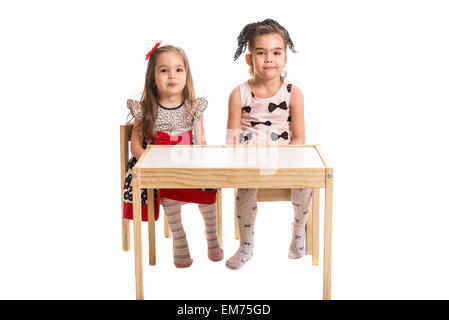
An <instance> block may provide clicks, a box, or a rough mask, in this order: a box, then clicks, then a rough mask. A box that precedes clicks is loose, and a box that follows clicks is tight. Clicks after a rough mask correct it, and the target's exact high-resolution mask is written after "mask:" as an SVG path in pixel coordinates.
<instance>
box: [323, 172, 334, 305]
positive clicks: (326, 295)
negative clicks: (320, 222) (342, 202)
mask: <svg viewBox="0 0 449 320" xmlns="http://www.w3.org/2000/svg"><path fill="white" fill-rule="evenodd" d="M333 180H334V171H333V169H332V168H327V169H326V189H325V193H326V195H325V202H324V265H323V268H324V272H323V299H324V300H330V298H331V268H332V188H333Z"/></svg>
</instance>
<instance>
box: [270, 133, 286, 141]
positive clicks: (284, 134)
mask: <svg viewBox="0 0 449 320" xmlns="http://www.w3.org/2000/svg"><path fill="white" fill-rule="evenodd" d="M279 138H283V139H284V140H287V139H288V132H287V131H284V132H282V133H281V134H277V133H276V132H272V133H271V140H273V141H276V140H279Z"/></svg>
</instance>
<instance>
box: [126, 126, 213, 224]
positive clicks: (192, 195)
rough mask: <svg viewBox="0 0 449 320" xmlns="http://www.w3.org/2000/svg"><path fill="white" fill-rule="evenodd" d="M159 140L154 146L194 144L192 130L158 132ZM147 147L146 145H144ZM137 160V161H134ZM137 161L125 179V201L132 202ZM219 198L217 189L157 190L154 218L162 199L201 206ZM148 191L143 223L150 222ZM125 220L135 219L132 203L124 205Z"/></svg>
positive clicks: (143, 192)
mask: <svg viewBox="0 0 449 320" xmlns="http://www.w3.org/2000/svg"><path fill="white" fill-rule="evenodd" d="M156 134H157V139H156V140H155V141H154V143H153V144H155V145H176V144H180V145H191V144H192V130H190V131H186V132H182V133H181V134H179V135H177V136H170V135H169V134H167V133H165V132H161V131H156ZM144 147H146V144H144ZM134 160H135V161H134ZM136 162H137V159H136V158H133V159H131V160H130V163H129V164H128V167H129V168H128V173H127V178H126V179H125V186H124V191H125V194H124V199H125V200H127V199H130V200H132V194H131V192H132V188H131V186H132V184H131V179H132V175H131V174H130V172H131V169H132V167H133V166H134V165H135V164H136ZM216 196H217V190H216V189H206V190H203V189H158V190H156V189H155V194H154V197H153V198H154V217H155V220H157V219H158V218H159V206H160V199H161V198H167V199H172V200H178V201H182V202H190V203H199V204H212V203H215V201H216ZM146 198H147V195H146V189H144V190H142V221H148V205H147V204H146V200H147V199H146ZM123 218H126V219H133V206H132V202H124V203H123Z"/></svg>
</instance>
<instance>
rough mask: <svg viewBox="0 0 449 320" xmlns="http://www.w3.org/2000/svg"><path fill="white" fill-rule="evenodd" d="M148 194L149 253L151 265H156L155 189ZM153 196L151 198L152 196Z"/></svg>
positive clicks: (148, 191) (148, 190)
mask: <svg viewBox="0 0 449 320" xmlns="http://www.w3.org/2000/svg"><path fill="white" fill-rule="evenodd" d="M147 193H148V199H149V200H148V251H149V255H150V257H149V258H150V265H152V266H154V265H155V264H156V233H155V228H154V201H151V200H152V199H153V193H154V189H147ZM150 195H151V196H150Z"/></svg>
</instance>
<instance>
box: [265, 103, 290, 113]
mask: <svg viewBox="0 0 449 320" xmlns="http://www.w3.org/2000/svg"><path fill="white" fill-rule="evenodd" d="M277 108H281V109H283V110H287V103H285V101H282V102H281V103H279V104H274V103H272V102H270V104H269V105H268V111H270V112H273V111H274V110H276V109H277Z"/></svg>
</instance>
